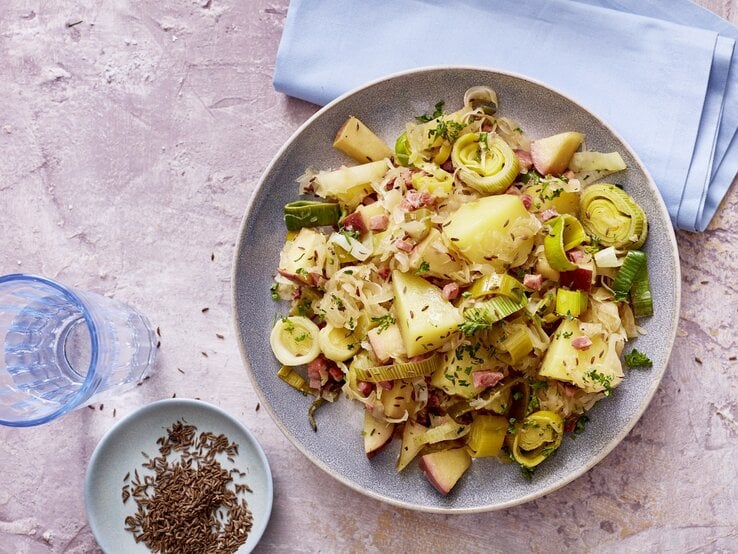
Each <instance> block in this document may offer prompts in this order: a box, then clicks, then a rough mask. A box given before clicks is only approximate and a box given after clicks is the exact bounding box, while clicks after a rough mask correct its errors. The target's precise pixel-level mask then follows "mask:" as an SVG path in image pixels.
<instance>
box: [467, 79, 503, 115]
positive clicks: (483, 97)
mask: <svg viewBox="0 0 738 554" xmlns="http://www.w3.org/2000/svg"><path fill="white" fill-rule="evenodd" d="M497 105H498V102H497V93H496V92H495V91H494V90H492V89H491V88H489V87H485V86H476V87H471V88H469V89H467V91H466V92H465V93H464V106H467V107H468V108H470V109H472V110H481V111H482V113H484V114H486V115H495V114H496V113H497Z"/></svg>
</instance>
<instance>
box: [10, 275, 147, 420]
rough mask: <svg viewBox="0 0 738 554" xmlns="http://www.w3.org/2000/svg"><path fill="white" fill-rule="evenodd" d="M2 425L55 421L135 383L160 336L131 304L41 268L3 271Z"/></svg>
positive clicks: (138, 379) (145, 372)
mask: <svg viewBox="0 0 738 554" xmlns="http://www.w3.org/2000/svg"><path fill="white" fill-rule="evenodd" d="M0 353H1V354H2V358H1V359H0V424H2V425H11V426H16V427H27V426H31V425H39V424H41V423H46V422H48V421H51V420H53V419H55V418H57V417H59V416H60V415H62V414H65V413H67V412H69V411H70V410H73V409H74V408H77V407H79V406H83V405H85V404H88V403H89V402H90V401H91V400H92V398H93V396H95V395H100V394H101V393H103V392H109V393H111V394H112V393H113V391H115V392H119V391H121V390H125V389H126V388H128V387H132V386H133V385H135V384H136V383H137V382H139V381H140V380H141V379H143V378H144V377H145V376H146V375H147V373H148V372H150V370H151V369H152V367H153V365H154V358H155V354H156V338H155V335H154V332H153V331H152V328H151V325H150V324H149V322H148V320H147V319H146V317H144V316H143V315H141V314H140V313H138V312H137V311H136V310H134V309H133V308H131V307H130V306H128V305H126V304H123V303H122V302H118V301H116V300H113V299H111V298H106V297H104V296H100V295H99V294H95V293H92V292H85V291H79V290H74V289H71V288H69V287H66V286H64V285H62V284H60V283H57V282H55V281H52V280H51V279H47V278H44V277H38V276H35V275H24V274H14V275H5V276H3V277H0Z"/></svg>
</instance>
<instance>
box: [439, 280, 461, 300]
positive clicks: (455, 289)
mask: <svg viewBox="0 0 738 554" xmlns="http://www.w3.org/2000/svg"><path fill="white" fill-rule="evenodd" d="M442 292H443V297H444V298H445V299H446V300H454V299H455V298H458V296H459V285H457V284H456V283H449V284H447V285H445V286H444V287H443V291H442Z"/></svg>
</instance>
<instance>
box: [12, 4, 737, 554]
mask: <svg viewBox="0 0 738 554" xmlns="http://www.w3.org/2000/svg"><path fill="white" fill-rule="evenodd" d="M699 3H700V4H703V5H705V6H706V7H708V8H710V9H712V10H713V11H715V12H717V13H719V14H721V15H723V16H724V17H726V18H727V19H729V20H731V21H733V22H734V23H735V22H738V13H736V10H738V1H737V0H701V1H700V2H699ZM286 10H287V0H280V1H276V2H269V1H266V0H242V1H237V0H198V1H192V0H179V1H176V2H175V1H164V2H148V1H145V0H78V1H71V0H68V1H58V2H48V1H43V2H42V1H40V0H35V1H24V0H6V1H5V2H3V6H2V10H1V11H0V60H1V61H0V99H1V100H0V106H1V107H0V208H2V210H1V211H0V237H2V242H1V243H0V271H2V273H11V272H16V271H23V272H34V273H40V274H44V275H47V276H50V277H52V278H56V279H58V280H61V281H63V282H65V283H67V284H70V285H76V286H79V287H81V288H84V289H90V290H96V291H99V292H102V293H105V294H108V295H112V296H115V297H116V298H118V299H120V300H123V301H126V302H129V303H131V304H134V305H136V306H139V307H140V308H141V309H142V310H144V311H145V312H146V313H147V314H148V315H149V316H150V318H151V319H152V320H153V322H154V324H155V325H157V326H159V328H160V330H161V350H160V353H159V361H158V366H157V372H156V374H155V375H154V376H153V377H152V378H151V379H150V380H149V381H147V382H146V384H145V386H142V387H138V388H137V389H136V390H134V391H132V392H131V393H128V394H126V395H125V396H124V397H122V398H120V399H119V400H117V401H115V402H106V403H105V405H104V406H102V405H99V406H96V407H95V408H96V409H95V410H94V411H93V410H89V409H82V410H78V411H76V412H74V413H73V414H71V415H69V416H67V417H65V418H63V419H62V420H60V421H57V422H55V423H52V424H49V425H47V426H44V427H40V428H32V429H10V428H3V429H0V552H3V553H4V552H7V553H19V554H22V553H28V552H34V553H35V552H40V553H44V552H54V553H61V552H68V553H83V552H94V551H95V550H96V546H95V541H94V538H93V537H92V535H91V533H90V530H89V528H88V527H87V524H86V518H85V512H84V505H83V499H82V483H83V478H84V472H85V468H86V465H87V462H88V459H89V456H90V454H91V452H92V450H93V449H94V447H95V445H96V444H97V442H98V440H99V439H100V437H102V435H103V434H104V433H105V431H107V430H108V429H109V428H110V427H111V426H112V425H113V424H114V423H115V422H116V420H119V419H120V418H121V417H123V416H125V415H126V414H128V413H130V412H131V411H133V410H134V409H135V408H136V407H138V406H141V405H142V404H144V403H146V402H150V401H153V400H156V399H160V398H167V397H171V396H172V395H173V394H177V396H181V397H200V398H202V399H203V400H206V401H210V402H214V403H216V404H218V405H220V406H222V407H224V408H226V409H227V410H229V411H230V412H231V413H233V414H234V415H236V416H237V417H239V418H240V419H241V420H242V421H244V422H245V423H246V424H247V425H248V426H249V427H250V428H251V429H252V430H253V431H254V432H255V434H256V435H257V437H258V439H259V440H260V441H261V443H262V444H263V446H264V448H265V450H266V452H267V454H268V456H269V459H270V461H271V464H272V470H273V472H274V479H275V491H276V496H275V504H274V512H273V517H272V520H271V523H270V526H269V528H268V529H267V532H266V534H265V536H264V539H263V542H262V544H261V547H260V551H261V552H336V551H370V552H380V551H381V552H386V551H397V552H411V551H414V552H425V551H434V550H441V551H459V552H462V551H469V552H473V551H478V552H491V551H493V552H496V551H500V552H526V551H530V552H552V551H594V550H597V551H601V552H620V551H631V552H636V551H639V552H640V551H650V552H657V551H658V552H717V551H720V552H729V551H738V531H737V530H736V527H737V526H738V492H737V491H738V487H737V486H736V477H738V470H737V469H736V459H737V458H738V447H737V446H738V422H737V420H738V404H737V398H738V395H737V394H736V391H737V388H738V387H737V379H736V368H738V362H736V361H735V358H734V357H735V356H736V355H738V348H737V347H736V339H735V336H736V333H735V330H734V322H735V320H736V310H737V309H738V291H737V287H736V277H735V276H736V274H737V273H738V256H737V254H738V246H736V237H738V234H736V231H737V228H738V223H737V222H736V215H738V207H737V206H736V202H737V200H738V193H737V192H736V187H735V186H734V187H733V189H732V190H731V192H730V194H729V195H728V198H727V200H726V201H725V203H724V205H723V207H722V208H721V210H720V212H719V215H718V217H717V218H716V219H715V221H714V222H713V224H712V225H711V226H710V229H709V230H708V231H707V232H705V233H702V234H689V233H682V232H680V233H678V241H679V248H680V254H681V257H682V271H683V285H684V287H683V291H684V292H683V300H682V310H681V322H680V326H679V336H678V339H677V344H676V348H675V350H674V353H673V356H672V359H671V363H670V366H669V369H668V371H667V374H666V377H665V379H664V381H663V384H662V386H661V388H660V389H659V391H658V393H657V395H656V397H655V399H654V401H653V403H652V405H651V406H650V408H649V409H648V410H647V411H646V413H645V415H644V417H643V418H642V420H641V421H640V422H639V423H638V425H637V426H636V427H635V429H634V430H633V432H632V433H631V434H630V435H629V436H628V437H627V438H626V439H625V441H624V443H623V444H622V445H621V446H620V447H618V448H617V449H615V451H614V452H613V453H612V454H610V455H609V456H608V457H607V458H606V459H605V460H604V461H603V462H602V463H600V464H599V465H598V466H597V467H595V468H594V469H593V470H591V471H590V472H589V473H587V474H586V475H585V476H583V477H582V478H580V479H578V480H577V481H575V482H574V483H572V484H570V485H568V486H566V487H565V488H563V489H561V490H559V491H557V492H555V493H553V494H551V495H550V496H548V497H545V498H542V499H539V500H537V501H535V502H532V503H530V504H528V505H525V506H520V507H517V508H513V509H509V510H506V511H502V512H495V513H489V514H479V515H466V516H444V515H429V514H422V513H415V512H410V511H404V510H400V509H396V508H393V507H390V506H386V505H383V504H381V503H379V502H376V501H374V500H371V499H368V498H365V497H364V496H362V495H360V494H358V493H355V492H354V491H352V490H350V489H348V488H347V487H345V486H343V485H341V484H339V483H337V482H335V481H334V480H333V479H331V478H330V477H329V476H327V475H326V474H324V473H323V472H322V471H320V470H319V469H317V468H316V467H314V466H313V465H312V464H311V463H310V462H308V461H307V460H306V459H305V458H304V457H303V456H302V455H301V454H300V453H299V452H298V451H297V449H296V448H294V447H293V446H292V445H291V444H290V443H288V442H287V440H286V439H285V438H284V437H283V436H282V434H281V433H280V432H279V431H278V429H277V427H276V426H275V425H274V424H273V423H272V421H271V420H270V418H269V415H268V414H267V413H266V411H265V410H260V411H256V407H257V399H256V397H255V394H254V392H253V390H252V388H251V386H250V383H249V382H248V379H247V376H246V372H245V370H244V369H243V367H242V364H241V360H240V357H239V352H238V348H237V341H236V338H235V337H234V330H233V327H232V324H231V320H230V266H231V258H232V255H233V250H234V243H235V240H236V236H237V232H238V228H239V224H240V220H241V216H242V214H243V211H244V207H245V205H246V202H247V200H248V198H249V196H250V194H251V193H252V191H253V187H254V185H255V184H256V182H257V180H258V178H259V176H260V174H261V172H262V171H263V170H264V168H265V167H266V165H267V163H268V162H269V160H270V159H271V157H272V156H273V155H274V154H275V153H276V151H277V149H278V148H279V146H280V145H281V144H282V143H283V142H284V141H285V140H286V139H287V138H288V137H289V136H290V134H291V133H292V132H293V131H294V130H295V129H296V128H297V126H298V125H299V124H300V123H301V122H302V121H304V120H305V119H306V118H307V117H308V116H309V115H310V114H312V113H313V112H314V111H315V110H316V107H315V106H312V105H309V104H306V103H303V102H300V101H296V100H292V99H289V98H286V97H284V96H283V95H281V94H277V93H276V92H275V91H274V90H273V88H272V84H271V76H272V71H273V68H274V59H275V53H276V49H277V45H278V42H279V38H280V33H281V30H282V25H283V22H284V18H285V15H286ZM204 308H209V309H208V310H204ZM216 334H220V335H222V336H223V337H224V338H222V339H221V338H219V337H218V336H217V335H216ZM178 368H179V369H181V370H182V371H178ZM114 411H115V413H114Z"/></svg>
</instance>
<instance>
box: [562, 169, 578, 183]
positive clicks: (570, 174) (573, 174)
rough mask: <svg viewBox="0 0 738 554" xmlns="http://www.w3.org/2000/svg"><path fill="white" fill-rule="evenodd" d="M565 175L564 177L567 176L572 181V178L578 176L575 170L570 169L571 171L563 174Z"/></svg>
mask: <svg viewBox="0 0 738 554" xmlns="http://www.w3.org/2000/svg"><path fill="white" fill-rule="evenodd" d="M563 176H564V177H566V178H567V179H568V180H570V181H571V180H572V179H574V177H576V176H577V175H576V173H574V172H573V171H572V170H571V169H570V170H569V171H567V172H566V173H564V175H563Z"/></svg>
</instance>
